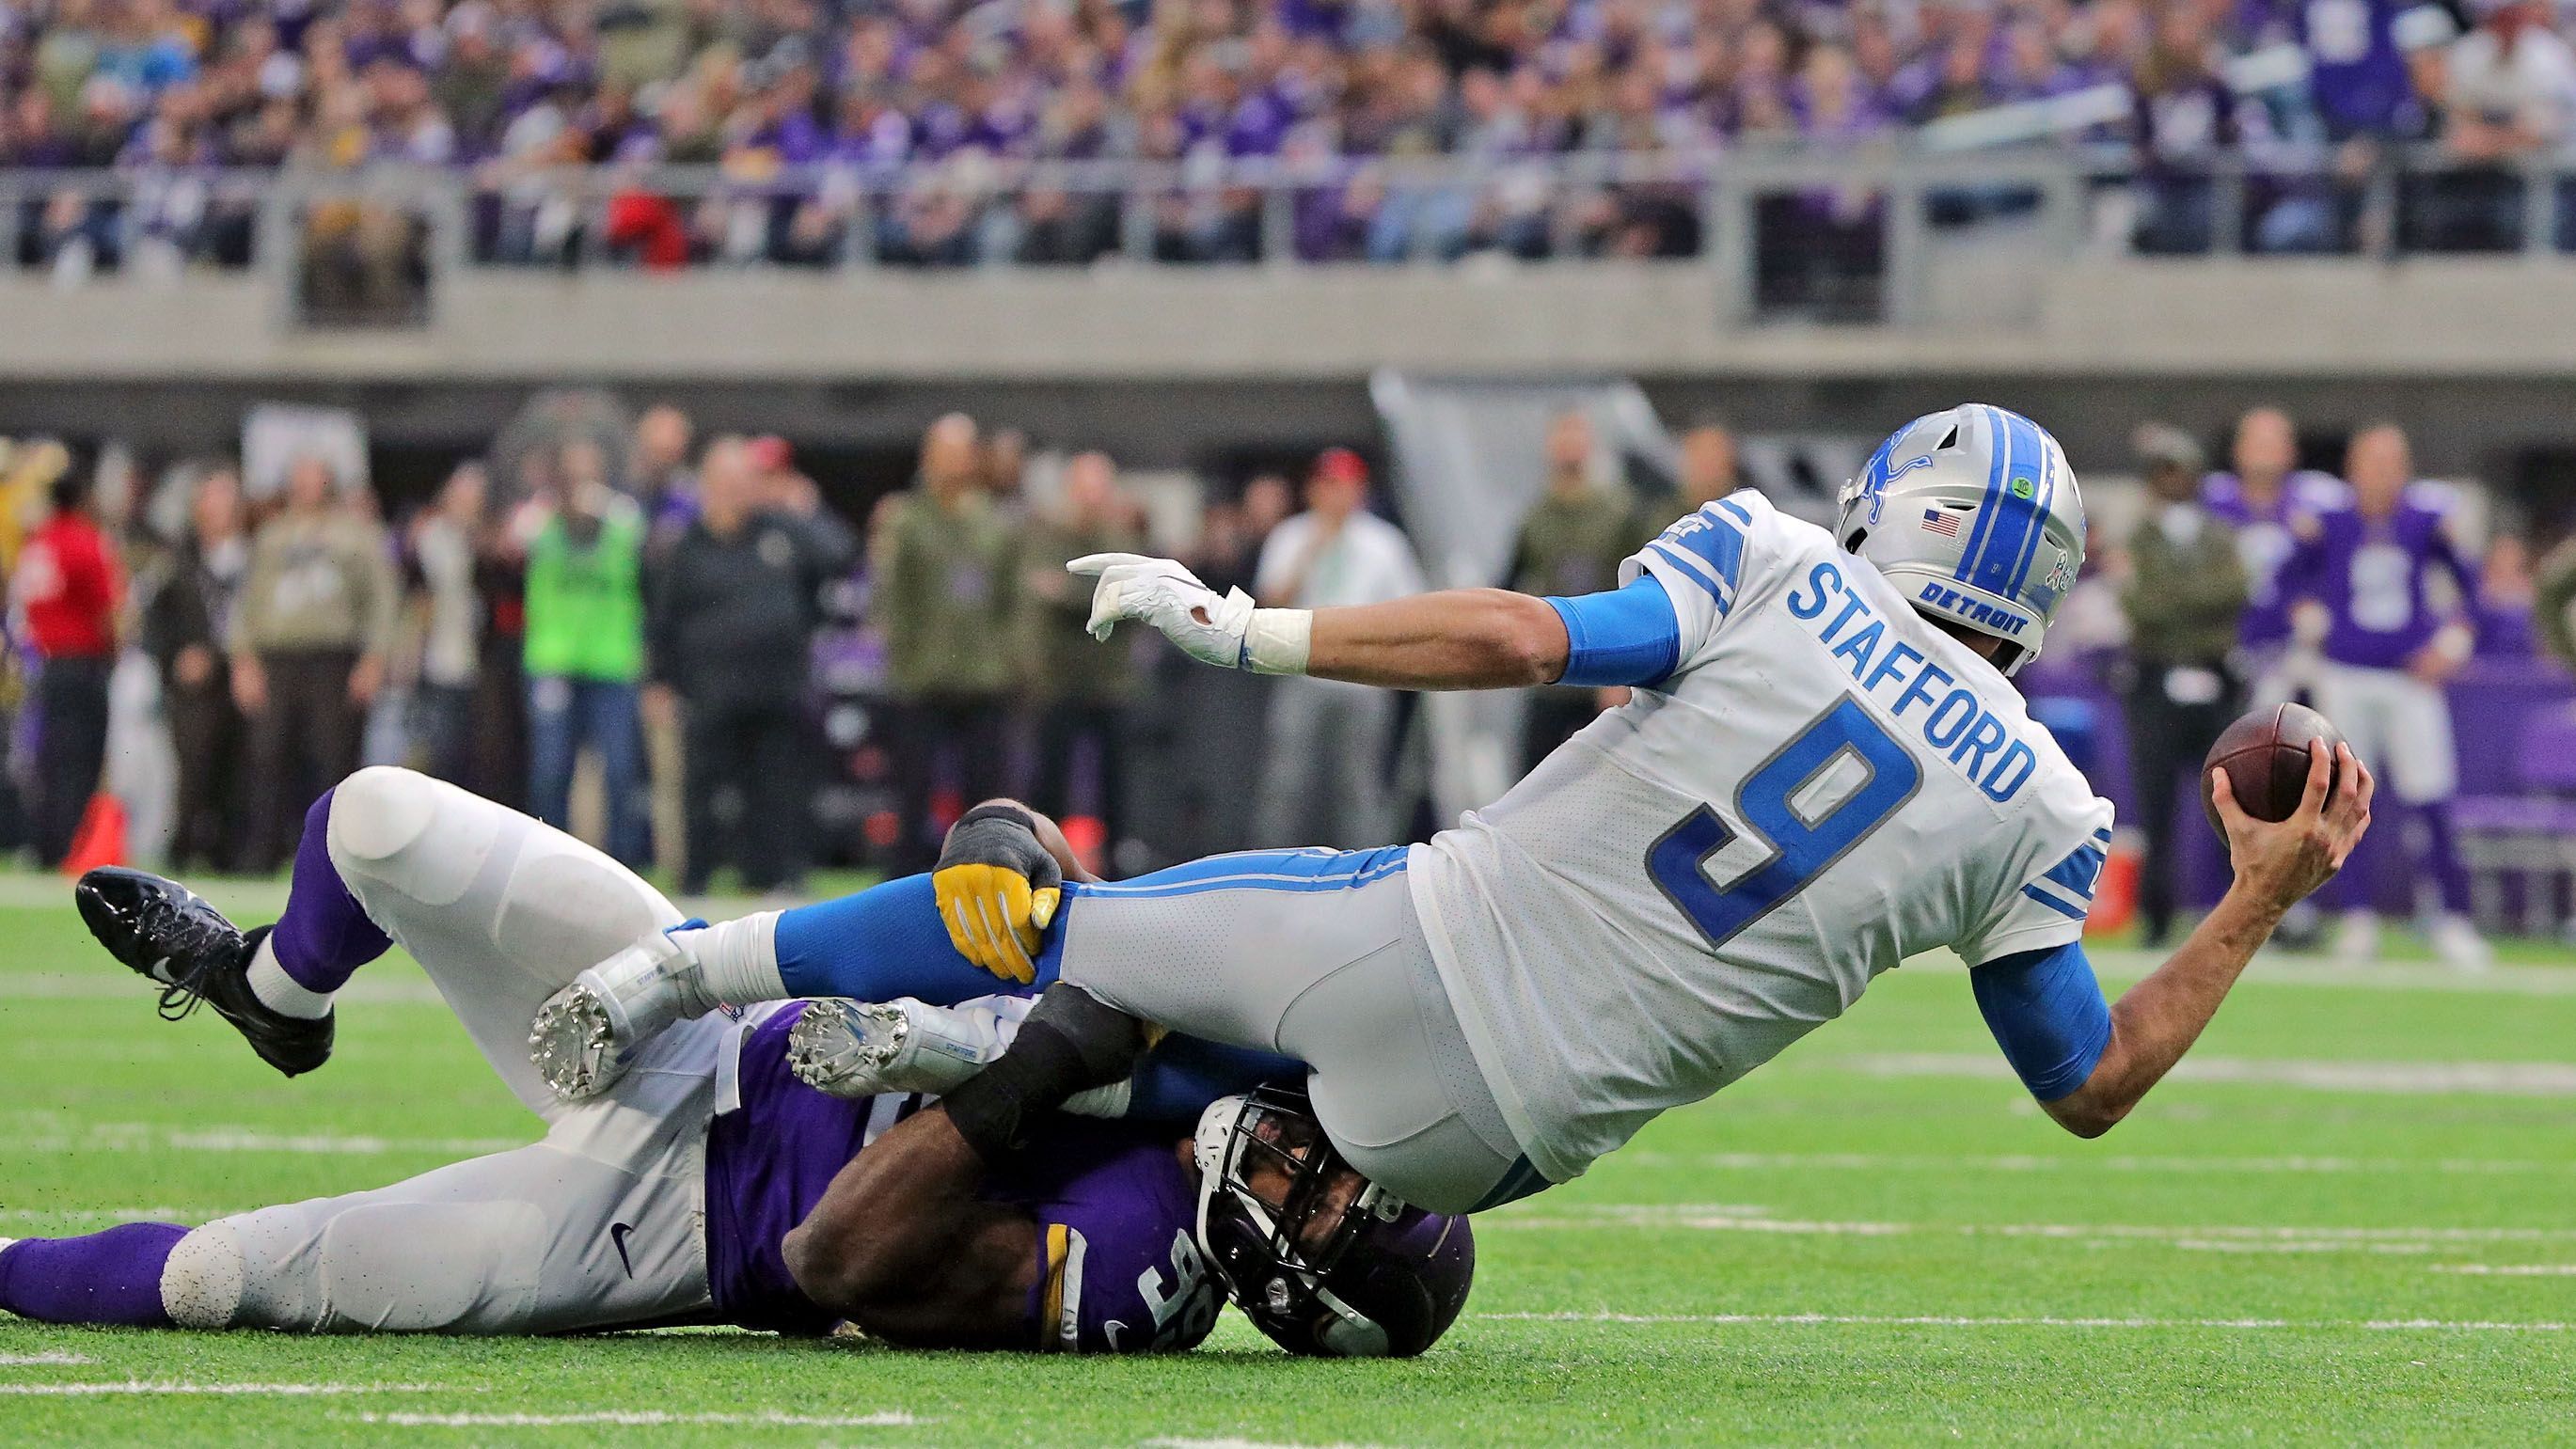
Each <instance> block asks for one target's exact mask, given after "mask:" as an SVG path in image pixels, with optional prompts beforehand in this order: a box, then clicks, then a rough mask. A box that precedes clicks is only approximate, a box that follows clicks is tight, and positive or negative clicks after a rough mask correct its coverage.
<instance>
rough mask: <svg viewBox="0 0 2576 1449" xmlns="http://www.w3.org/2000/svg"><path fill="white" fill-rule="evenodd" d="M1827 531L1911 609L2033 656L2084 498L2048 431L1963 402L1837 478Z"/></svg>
mask: <svg viewBox="0 0 2576 1449" xmlns="http://www.w3.org/2000/svg"><path fill="white" fill-rule="evenodd" d="M1834 541H1835V542H1837V543H1839V544H1841V545H1842V546H1843V548H1844V549H1845V550H1846V551H1848V552H1851V553H1856V554H1858V555H1860V556H1861V557H1862V558H1865V559H1867V560H1869V561H1870V562H1871V563H1873V564H1875V565H1877V566H1878V571H1879V572H1880V573H1882V574H1885V575H1886V576H1887V577H1888V578H1889V579H1890V580H1892V581H1893V582H1894V583H1895V584H1896V586H1897V587H1898V588H1900V589H1903V590H1904V591H1905V595H1906V597H1907V598H1908V599H1910V600H1911V601H1912V602H1913V604H1914V607H1915V608H1916V609H1917V610H1918V611H1920V612H1922V613H1924V614H1928V615H1930V616H1932V617H1933V618H1936V619H1946V620H1949V621H1951V622H1953V623H1956V624H1959V625H1961V626H1963V627H1966V628H1969V629H1974V630H1976V631H1977V632H1978V633H1981V634H1991V635H1993V636H1994V637H1996V638H1998V639H2001V640H2003V641H2004V642H2005V643H2006V644H2007V645H2010V646H2013V647H2011V648H2009V649H2007V650H2005V651H2004V652H2003V653H2001V654H1999V655H1997V656H1996V659H1995V663H1996V665H1997V667H1999V668H2001V669H2002V670H2003V671H2004V672H2005V673H2006V674H2010V673H2013V672H2014V671H2015V670H2018V669H2019V668H2021V666H2023V665H2024V664H2027V663H2029V662H2030V661H2031V660H2033V659H2036V658H2038V657H2039V646H2040V641H2041V639H2042V638H2043V636H2045V635H2046V634H2047V632H2048V624H2049V621H2050V620H2051V619H2054V618H2055V617H2057V606H2058V605H2059V604H2061V603H2063V602H2065V600H2066V591H2067V590H2068V589H2069V588H2072V587H2073V586H2074V584H2075V574H2076V571H2077V570H2079V569H2081V568H2082V567H2084V499H2083V497H2082V496H2081V495H2079V494H2078V493H2077V492H2076V488H2075V470H2074V469H2073V468H2070V467H2068V466H2067V463H2066V453H2065V450H2063V449H2061V448H2059V447H2058V446H2057V440H2056V439H2055V438H2052V437H2050V436H2049V435H2048V430H2047V429H2046V428H2043V427H2041V426H2040V425H2039V424H2037V423H2034V422H2032V421H2031V420H2030V419H2028V418H2026V417H2023V416H2022V415H2021V414H2019V413H2015V412H2006V411H2005V410H2004V409H2002V408H1999V407H1989V406H1987V405H1986V404H1984V403H1963V404H1961V405H1960V406H1958V407H1955V408H1952V409H1950V410H1949V411H1947V412H1939V413H1930V414H1927V415H1925V416H1923V417H1919V418H1916V419H1915V420H1914V421H1912V422H1910V423H1907V424H1906V425H1905V426H1904V427H1901V428H1899V429H1897V430H1896V431H1895V432H1894V433H1893V434H1891V435H1890V436H1889V437H1888V439H1887V441H1886V442H1884V443H1881V444H1879V445H1878V451H1877V452H1875V453H1873V454H1871V455H1870V459H1869V465H1868V466H1867V467H1865V468H1863V469H1861V470H1860V476H1858V477H1856V478H1854V479H1852V480H1851V481H1850V482H1849V483H1847V484H1845V485H1843V492H1842V498H1841V508H1840V511H1839V512H1838V513H1837V515H1836V517H1835V519H1834Z"/></svg>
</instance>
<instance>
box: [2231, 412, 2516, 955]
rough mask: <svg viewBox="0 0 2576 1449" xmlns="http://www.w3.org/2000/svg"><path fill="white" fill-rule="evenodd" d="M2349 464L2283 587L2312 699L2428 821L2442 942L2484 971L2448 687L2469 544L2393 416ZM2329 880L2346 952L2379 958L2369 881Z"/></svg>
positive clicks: (2457, 646) (2427, 868)
mask: <svg viewBox="0 0 2576 1449" xmlns="http://www.w3.org/2000/svg"><path fill="white" fill-rule="evenodd" d="M2344 472H2345V475H2346V481H2347V482H2349V483H2350V485H2351V488H2352V497H2351V499H2350V501H2349V502H2348V503H2346V504H2345V505H2344V506H2342V507H2338V508H2332V509H2326V510H2322V511H2320V512H2317V513H2315V514H2312V515H2309V516H2307V517H2304V518H2301V519H2299V520H2298V521H2297V522H2296V524H2295V525H2294V528H2295V532H2296V536H2297V542H2296V545H2295V547H2294V548H2293V549H2292V552H2291V555H2290V558H2289V560H2288V562H2287V563H2285V564H2284V565H2283V566H2282V577H2281V587H2282V591H2283V593H2284V594H2286V595H2287V596H2288V597H2289V598H2290V599H2291V600H2292V601H2293V602H2294V606H2295V608H2296V610H2297V615H2298V617H2297V628H2298V630H2299V632H2300V634H2301V636H2302V637H2305V638H2311V639H2313V640H2315V641H2316V642H2317V643H2318V645H2319V646H2320V648H2321V650H2322V653H2323V656H2324V665H2323V668H2322V670H2321V671H2320V673H2319V675H2318V679H2317V707H2318V708H2319V709H2321V710H2323V711H2325V714H2326V717H2327V718H2329V719H2331V720H2333V721H2334V722H2335V724H2336V726H2337V727H2338V728H2340V729H2341V730H2342V731H2343V732H2344V735H2345V737H2346V738H2348V739H2350V740H2351V741H2352V747H2353V751H2354V753H2356V754H2358V755H2360V756H2361V758H2362V759H2363V761H2364V762H2366V763H2368V764H2369V765H2370V766H2372V767H2373V768H2374V769H2376V770H2379V771H2381V772H2383V773H2385V774H2386V776H2387V777H2388V781H2389V784H2390V785H2391V787H2392V788H2393V789H2394V792H2395V794H2396V797H2397V800H2398V802H2399V803H2400V804H2402V805H2405V806H2408V807H2411V809H2412V811H2413V813H2414V814H2415V815H2416V816H2417V817H2418V818H2419V819H2420V820H2421V822H2422V825H2423V829H2422V830H2421V831H2420V832H2418V833H2415V834H2413V835H2410V837H2409V838H2413V839H2420V841H2421V845H2422V850H2421V856H2422V858H2421V859H2420V860H2419V861H2418V864H2419V865H2420V866H2421V867H2422V869H2423V872H2424V873H2425V874H2429V875H2430V876H2431V878H2432V879H2433V881H2434V882H2435V884H2436V885H2437V886H2438V887H2439V888H2440V891H2441V898H2442V904H2441V910H2440V913H2439V914H2438V915H2437V916H2436V917H2435V918H2434V921H2433V927H2432V933H2431V934H2432V942H2433V947H2434V949H2435V951H2437V952H2438V953H2439V954H2440V955H2441V957H2442V959H2443V960H2445V961H2448V962H2449V963H2451V964H2452V965H2454V966H2459V967H2463V968H2468V969H2476V968H2478V967H2482V966H2484V965H2485V964H2486V963H2487V960H2488V956H2489V952H2488V949H2487V945H2486V943H2485V942H2484V941H2482V940H2480V939H2479V938H2478V934H2477V932H2476V931H2475V930H2474V929H2472V928H2471V926H2470V925H2469V920H2468V917H2467V915H2466V911H2467V908H2468V896H2469V886H2468V874H2467V872H2466V871H2465V870H2463V869H2462V868H2461V865H2460V854H2459V847H2458V843H2457V841H2456V839H2455V838H2454V836H2453V834H2452V830H2451V796H2452V795H2453V793H2454V792H2456V791H2457V789H2458V788H2459V758H2458V753H2457V748H2456V746H2454V744H2453V743H2452V739H2451V705H2450V700H2449V698H2448V696H2446V695H2445V694H2444V692H2443V687H2444V686H2445V685H2446V684H2447V683H2449V681H2450V678H2451V676H2452V675H2454V674H2456V673H2458V672H2459V668H2460V666H2461V665H2462V664H2463V663H2465V662H2467V660H2468V658H2469V654H2470V651H2471V647H2472V645H2473V643H2474V639H2473V636H2472V634H2471V631H2470V626H2469V622H2468V614H2467V610H2466V608H2465V601H2466V600H2468V599H2470V598H2472V597H2474V596H2475V593H2476V590H2477V570H2476V569H2475V568H2474V567H2473V566H2472V565H2471V564H2469V562H2468V561H2467V560H2466V559H2465V558H2464V557H2463V556H2462V554H2461V552H2460V546H2459V543H2458V540H2457V539H2456V538H2455V537H2454V535H2453V523H2452V519H2451V516H2450V513H2449V511H2448V509H2447V508H2446V507H2445V500H2444V499H2443V497H2442V496H2441V493H2440V492H2439V490H2438V489H2436V488H2434V487H2433V486H2431V485H2427V484H2420V483H2417V482H2415V481H2414V479H2415V472H2414V459H2413V457H2412V455H2411V454H2410V452H2409V450H2408V448H2407V443H2406V434H2405V433H2404V432H2403V431H2401V430H2400V429H2399V428H2398V427H2397V426H2396V425H2395V424H2393V423H2378V424H2374V425H2372V426H2370V427H2367V428H2364V429H2362V430H2361V431H2360V432H2358V433H2355V434H2354V435H2353V438H2352V444H2351V449H2350V451H2349V453H2348V454H2347V456H2346V459H2345V464H2344ZM2437 577H2438V582H2437ZM2334 889H2335V890H2336V891H2338V892H2340V893H2341V900H2342V903H2343V905H2344V906H2345V911H2344V917H2343V925H2342V928H2341V930H2340V932H2339V934H2338V938H2337V950H2338V952H2339V954H2342V955H2344V956H2347V957H2352V958H2356V959H2366V958H2368V957H2370V956H2373V955H2376V954H2377V952H2378V937H2379V923H2378V917H2377V915H2376V914H2375V913H2373V912H2372V910H2371V909H2370V905H2369V894H2368V891H2369V884H2368V881H2367V880H2366V879H2365V878H2364V877H2362V876H2361V875H2360V874H2359V873H2355V874H2351V875H2347V876H2345V877H2344V878H2343V880H2342V881H2340V882H2339V883H2337V884H2336V885H2335V886H2334ZM2330 899H2332V898H2330Z"/></svg>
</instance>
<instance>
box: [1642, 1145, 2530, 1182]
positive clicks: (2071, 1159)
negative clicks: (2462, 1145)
mask: <svg viewBox="0 0 2576 1449" xmlns="http://www.w3.org/2000/svg"><path fill="white" fill-rule="evenodd" d="M1610 1161H1611V1163H1612V1164H1613V1165H1616V1164H1621V1163H1626V1164H1631V1165H1634V1166H1638V1167H1715V1168H1723V1169H1726V1170H1729V1171H1735V1172H1770V1171H1800V1172H1804V1171H1832V1172H1960V1171H1968V1172H2061V1171H2075V1172H2152V1173H2157V1174H2167V1173H2249V1174H2265V1175H2269V1174H2276V1173H2408V1174H2415V1175H2422V1174H2426V1173H2446V1174H2447V1173H2457V1174H2473V1175H2486V1174H2492V1175H2496V1176H2507V1175H2513V1174H2520V1173H2532V1172H2544V1173H2576V1158H2568V1159H2560V1160H2555V1161H2547V1162H2542V1161H2533V1160H2525V1159H2518V1158H2492V1157H2486V1158H2480V1157H2440V1158H2407V1157H2181V1156H2176V1157H2134V1156H2122V1157H2090V1156H2057V1157H2049V1156H2040V1155H2037V1154H2022V1153H2005V1154H2001V1155H1997V1156H1990V1157H1974V1156H1959V1157H1950V1156H1944V1155H1942V1154H1940V1153H1936V1152H1655V1151H1627V1152H1622V1153H1620V1154H1619V1155H1618V1156H1617V1157H1615V1158H1612V1159H1610Z"/></svg>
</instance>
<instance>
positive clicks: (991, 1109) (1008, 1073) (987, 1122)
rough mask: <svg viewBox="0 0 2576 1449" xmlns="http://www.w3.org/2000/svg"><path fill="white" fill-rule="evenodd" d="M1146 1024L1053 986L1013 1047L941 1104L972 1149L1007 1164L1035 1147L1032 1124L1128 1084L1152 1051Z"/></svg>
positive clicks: (1074, 989) (1066, 986) (1077, 990)
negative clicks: (1080, 1099) (1094, 1090)
mask: <svg viewBox="0 0 2576 1449" xmlns="http://www.w3.org/2000/svg"><path fill="white" fill-rule="evenodd" d="M1145 1041H1146V1030H1145V1024H1144V1023H1143V1022H1140V1021H1138V1020H1137V1019H1136V1018H1134V1017H1132V1016H1129V1015H1127V1014H1126V1013H1125V1012H1122V1011H1119V1010H1118V1009H1117V1008H1115V1007H1112V1006H1108V1005H1106V1004H1104V1003H1102V1002H1101V1001H1100V1000H1098V999H1097V998H1095V997H1093V996H1092V995H1091V994H1090V993H1089V992H1086V991H1084V990H1083V989H1082V988H1081V987H1078V986H1074V985H1071V984H1070V983H1066V982H1058V983H1056V984H1055V985H1053V986H1050V987H1048V988H1047V989H1046V992H1045V994H1044V995H1041V996H1040V997H1039V998H1038V1004H1037V1005H1036V1006H1035V1007H1032V1008H1031V1009H1030V1011H1029V1014H1028V1016H1027V1017H1026V1018H1025V1019H1023V1020H1022V1021H1021V1023H1020V1030H1019V1034H1018V1035H1017V1036H1015V1037H1013V1038H1012V1040H1011V1045H1010V1047H1009V1049H1008V1050H1006V1051H1004V1052H1003V1053H1002V1054H1001V1055H1000V1056H998V1057H996V1058H994V1059H993V1061H992V1063H991V1064H990V1065H988V1066H986V1067H985V1068H984V1070H982V1071H980V1072H978V1073H976V1074H975V1075H974V1076H972V1077H969V1078H967V1079H966V1080H965V1081H964V1082H961V1083H959V1084H958V1086H957V1089H956V1090H955V1091H953V1092H950V1093H949V1094H948V1095H947V1096H945V1097H943V1098H942V1099H941V1101H942V1102H943V1103H945V1104H946V1106H947V1108H948V1118H949V1120H950V1121H951V1122H954V1123H955V1124H956V1126H957V1132H958V1135H959V1136H962V1137H964V1138H965V1139H966V1145H967V1146H969V1147H972V1148H974V1149H975V1153H976V1155H977V1156H979V1157H981V1158H983V1159H984V1160H985V1161H986V1162H988V1163H989V1162H999V1161H1000V1160H1001V1159H1002V1158H1003V1157H1004V1156H1007V1155H1008V1154H1010V1153H1013V1152H1017V1151H1019V1150H1020V1149H1021V1148H1022V1147H1024V1146H1026V1145H1027V1143H1028V1134H1027V1130H1026V1119H1027V1118H1028V1116H1029V1115H1030V1114H1031V1113H1036V1112H1052V1111H1054V1110H1056V1109H1057V1108H1059V1107H1061V1106H1063V1105H1064V1102H1065V1099H1066V1098H1068V1097H1071V1096H1072V1095H1073V1094H1074V1093H1076V1092H1079V1091H1082V1090H1083V1089H1084V1088H1086V1087H1105V1086H1108V1085H1110V1084H1112V1083H1115V1082H1121V1081H1124V1080H1125V1079H1126V1078H1127V1076H1128V1074H1129V1073H1130V1072H1131V1071H1133V1070H1134V1068H1135V1065H1136V1058H1137V1057H1139V1056H1140V1055H1142V1054H1143V1053H1144V1050H1145Z"/></svg>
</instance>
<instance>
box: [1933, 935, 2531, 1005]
mask: <svg viewBox="0 0 2576 1449" xmlns="http://www.w3.org/2000/svg"><path fill="white" fill-rule="evenodd" d="M2085 950H2086V954H2087V955H2089V956H2090V957H2091V959H2092V962H2093V966H2094V970H2095V972H2096V973H2097V974H2098V975H2100V976H2101V978H2102V979H2103V980H2104V981H2105V982H2125V981H2135V980H2137V979H2139V978H2140V977H2143V976H2145V975H2147V974H2148V973H2149V972H2152V971H2154V970H2155V969H2156V968H2157V967H2159V966H2162V965H2163V964H2164V963H2165V958H2164V957H2163V956H2162V955H2159V954H2157V953H2155V952H2151V951H2139V950H2135V949H2127V948H2123V949H2116V950H2113V949H2096V948H2094V947H2090V946H2088V947H2086V948H2085ZM2568 960H2569V962H2570V963H2571V964H2576V950H2571V951H2570V952H2568ZM1905 969H1906V970H1908V971H1965V970H1967V969H1968V968H1967V964H1966V963H1965V962H1963V961H1961V960H1960V959H1959V958H1958V957H1957V956H1955V955H1952V954H1951V953H1949V952H1947V951H1943V952H1939V953H1936V954H1932V955H1926V956H1918V957H1915V958H1914V959H1913V960H1911V961H1908V962H1906V963H1905ZM2242 984H2243V985H2244V986H2247V987H2264V986H2303V987H2326V988H2330V989H2335V988H2340V989H2350V990H2359V991H2439V992H2446V993H2453V994H2459V995H2468V996H2576V971H2571V970H2569V969H2567V967H2565V966H2556V965H2530V966H2527V965H2519V964H2516V965H2505V966H2497V967H2494V968H2493V969H2491V970H2487V971H2480V972H2461V971H2454V970H2452V969H2450V968H2449V967H2447V966H2442V965H2438V964H2436V963H2434V962H2431V961H2389V962H2379V963H2374V964H2371V965H2367V966H2360V965H2346V964H2344V963H2342V962H2337V961H2327V960H2321V959H2319V958H2317V957H2314V956H2306V955H2301V954H2298V953H2296V952H2289V951H2265V952H2263V953H2262V954H2260V955H2258V956H2256V957H2255V958H2254V964H2253V966H2252V967H2251V968H2250V969H2248V970H2247V971H2246V973H2245V980H2244V982H2243V983H2242Z"/></svg>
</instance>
